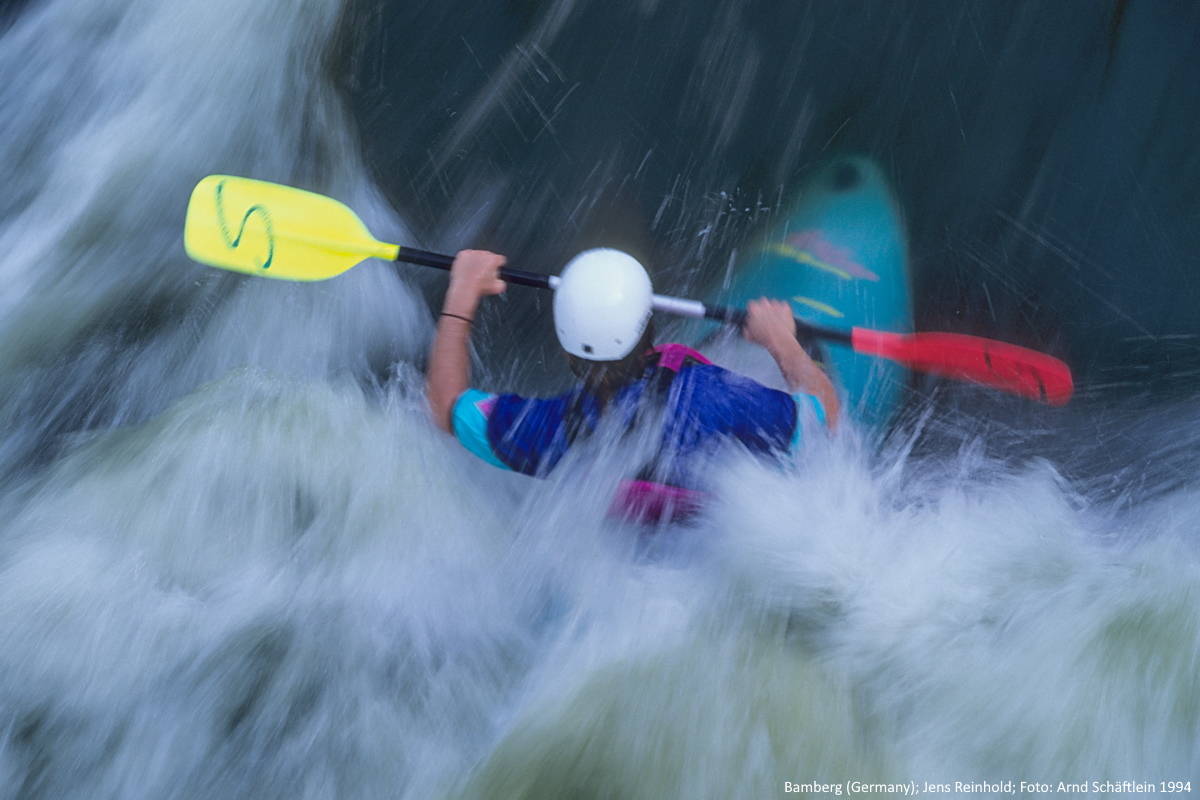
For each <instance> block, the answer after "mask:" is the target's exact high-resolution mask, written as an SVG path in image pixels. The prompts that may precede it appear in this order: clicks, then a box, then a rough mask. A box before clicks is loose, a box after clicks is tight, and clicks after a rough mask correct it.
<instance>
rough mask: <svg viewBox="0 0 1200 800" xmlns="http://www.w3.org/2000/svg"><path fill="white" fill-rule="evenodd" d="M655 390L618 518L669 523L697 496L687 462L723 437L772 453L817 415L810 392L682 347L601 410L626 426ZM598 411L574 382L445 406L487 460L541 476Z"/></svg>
mask: <svg viewBox="0 0 1200 800" xmlns="http://www.w3.org/2000/svg"><path fill="white" fill-rule="evenodd" d="M654 393H658V394H660V395H661V397H662V399H661V400H660V401H659V404H660V405H661V407H662V408H663V413H664V416H663V425H662V437H661V442H660V445H659V450H658V457H657V458H655V459H654V462H653V463H652V464H650V465H647V467H646V468H645V469H643V470H642V472H640V473H639V474H638V475H637V477H636V478H634V479H632V480H628V481H625V482H624V483H623V484H622V486H621V490H620V491H619V493H618V496H617V497H616V498H615V499H614V502H613V507H612V509H611V510H610V513H614V514H615V515H617V516H621V517H624V518H627V519H635V520H641V521H657V520H659V519H664V518H666V519H671V520H678V519H681V518H686V517H687V516H690V515H691V514H692V513H694V512H695V511H696V510H697V509H698V508H699V506H700V503H701V501H702V500H703V497H704V494H703V492H701V491H698V490H697V487H696V486H695V481H694V479H693V477H692V475H691V474H690V470H689V462H691V463H692V464H694V463H695V459H696V458H702V457H703V456H705V455H707V454H710V453H712V452H713V451H714V450H715V449H716V448H717V447H718V446H720V444H722V443H723V442H727V441H728V440H731V439H732V440H735V441H737V442H740V443H741V444H742V445H743V446H745V447H746V448H747V449H748V450H750V451H751V452H752V453H756V454H760V455H763V456H767V457H776V456H779V455H783V454H786V453H788V452H790V451H792V450H794V449H795V448H796V447H797V446H798V445H799V442H800V439H801V433H802V430H803V425H802V418H801V415H802V414H804V413H810V412H811V413H812V414H814V415H815V417H816V419H817V420H819V421H820V422H821V423H824V422H825V409H824V408H823V407H822V406H821V403H820V401H819V400H818V399H817V398H816V397H814V396H812V395H809V394H796V395H789V394H787V393H786V392H781V391H778V390H775V389H770V388H768V387H766V386H763V385H762V384H760V383H758V382H756V381H753V380H751V379H749V378H746V377H744V376H742V375H739V374H737V373H736V372H731V371H729V370H727V369H723V368H721V367H718V366H716V365H714V364H712V363H711V362H710V361H709V360H708V359H706V358H705V357H704V356H702V355H701V354H700V353H698V352H696V351H695V350H692V349H691V348H689V347H687V346H685V345H681V344H667V345H660V346H658V347H655V348H654V351H653V355H652V357H651V360H650V364H649V365H648V366H647V369H646V372H645V374H644V375H643V377H642V378H641V379H639V380H637V381H635V382H634V383H631V384H629V385H628V386H625V387H624V388H622V389H621V390H619V391H618V392H617V394H616V395H615V396H614V397H613V398H612V400H611V405H610V408H609V409H608V413H617V414H620V415H621V416H620V420H621V421H622V422H623V424H624V426H625V428H626V429H629V428H631V427H633V425H634V424H635V423H636V422H637V416H638V408H639V405H640V403H641V401H642V399H643V397H646V396H647V394H654ZM603 410H604V409H603V407H602V405H601V403H600V401H599V400H598V399H597V398H595V397H594V396H592V395H590V394H588V393H586V392H584V391H583V389H582V388H575V389H572V390H571V391H569V392H566V393H564V394H560V395H557V396H555V397H546V398H529V397H522V396H520V395H515V394H501V395H496V394H488V393H486V392H481V391H479V390H477V389H468V390H467V391H466V392H464V393H463V394H462V395H461V396H460V397H459V399H458V401H457V402H456V403H455V406H454V435H455V436H456V437H457V438H458V440H459V441H460V442H462V444H463V445H464V446H465V447H466V448H467V449H468V450H470V451H471V452H472V453H474V454H475V455H477V456H479V457H480V458H482V459H484V460H485V461H487V462H488V463H490V464H493V465H495V466H497V467H501V468H503V469H510V470H514V471H516V472H521V473H524V474H526V475H534V476H542V475H545V474H547V473H548V472H549V471H550V470H552V469H554V467H555V465H556V464H558V462H559V460H561V459H562V457H563V456H564V455H565V454H566V452H567V450H568V449H569V448H570V447H571V444H572V443H573V442H574V441H576V440H578V439H579V437H580V434H583V435H587V434H590V433H591V432H593V431H594V430H595V429H596V427H597V425H598V424H599V422H600V417H601V412H602V411H603Z"/></svg>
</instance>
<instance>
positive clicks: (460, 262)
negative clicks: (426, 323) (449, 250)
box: [442, 250, 508, 319]
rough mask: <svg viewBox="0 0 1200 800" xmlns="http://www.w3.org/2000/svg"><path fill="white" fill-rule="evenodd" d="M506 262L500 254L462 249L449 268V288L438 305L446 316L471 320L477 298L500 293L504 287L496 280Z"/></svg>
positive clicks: (500, 280)
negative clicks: (440, 304)
mask: <svg viewBox="0 0 1200 800" xmlns="http://www.w3.org/2000/svg"><path fill="white" fill-rule="evenodd" d="M507 263H508V259H506V258H505V257H504V256H502V255H498V254H496V253H489V252H488V251H486V250H463V251H462V252H460V253H459V254H458V255H456V256H455V257H454V263H453V264H452V265H451V267H450V287H449V288H448V289H447V290H446V299H445V301H444V302H443V303H442V313H443V314H445V315H447V316H457V317H464V318H467V319H474V318H475V309H476V307H477V306H478V305H479V300H480V298H483V297H487V296H489V295H494V294H500V293H501V292H503V291H504V290H505V289H506V288H508V284H507V283H505V282H504V280H503V279H502V278H501V277H500V268H501V267H503V266H504V265H505V264H507Z"/></svg>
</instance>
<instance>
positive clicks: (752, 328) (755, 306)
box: [742, 297, 796, 353]
mask: <svg viewBox="0 0 1200 800" xmlns="http://www.w3.org/2000/svg"><path fill="white" fill-rule="evenodd" d="M742 335H743V336H745V337H746V341H748V342H752V343H754V344H758V345H762V346H763V347H765V348H767V350H768V351H770V352H772V353H774V352H775V351H776V350H778V349H779V348H780V346H782V345H784V344H785V343H787V342H789V341H791V342H794V341H795V340H796V318H795V317H793V316H792V307H791V305H790V304H788V303H786V302H784V301H783V300H768V299H767V298H765V297H764V298H761V299H759V300H751V301H750V302H749V303H747V304H746V324H744V325H743V326H742Z"/></svg>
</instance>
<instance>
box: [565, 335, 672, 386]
mask: <svg viewBox="0 0 1200 800" xmlns="http://www.w3.org/2000/svg"><path fill="white" fill-rule="evenodd" d="M652 347H654V320H653V319H651V320H649V321H647V322H646V329H645V330H644V331H642V338H641V339H640V340H638V343H637V345H636V346H634V348H633V349H632V350H630V351H629V355H627V356H625V357H624V358H622V359H619V360H617V361H592V360H590V359H586V358H580V357H579V356H576V355H572V354H571V353H567V354H566V356H567V363H568V364H569V365H570V366H571V371H572V372H574V373H575V375H576V377H578V378H579V379H580V380H581V381H583V388H584V389H585V390H586V391H587V392H588V393H589V394H592V395H595V396H596V397H598V398H600V399H601V400H602V401H604V402H607V401H608V398H610V397H612V396H613V395H614V394H616V393H617V392H618V391H620V390H621V389H622V388H623V387H625V386H627V385H629V384H631V383H633V382H634V381H636V380H638V379H639V378H641V377H642V374H643V373H644V372H645V371H646V358H647V356H648V355H649V353H650V349H651V348H652Z"/></svg>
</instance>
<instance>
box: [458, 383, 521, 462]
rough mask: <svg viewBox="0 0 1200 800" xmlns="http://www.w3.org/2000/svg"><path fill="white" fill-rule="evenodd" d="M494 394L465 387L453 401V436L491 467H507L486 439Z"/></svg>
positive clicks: (494, 400)
mask: <svg viewBox="0 0 1200 800" xmlns="http://www.w3.org/2000/svg"><path fill="white" fill-rule="evenodd" d="M495 402H496V395H494V394H488V393H487V392H481V391H479V390H478V389H467V390H466V391H465V392H463V393H462V394H461V395H459V397H458V400H457V401H456V402H455V403H454V415H453V417H452V423H453V426H454V437H455V438H456V439H458V441H459V442H461V443H462V446H463V447H465V448H467V449H468V450H470V451H471V452H472V453H474V454H475V455H477V456H479V457H480V458H482V459H483V460H484V461H486V462H488V463H489V464H491V465H492V466H493V467H500V468H501V469H509V467H508V465H507V464H505V463H504V462H503V461H501V460H500V459H498V458H496V454H495V453H494V452H492V445H491V442H489V441H488V436H487V426H488V415H490V414H491V411H492V404H493V403H495Z"/></svg>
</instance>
